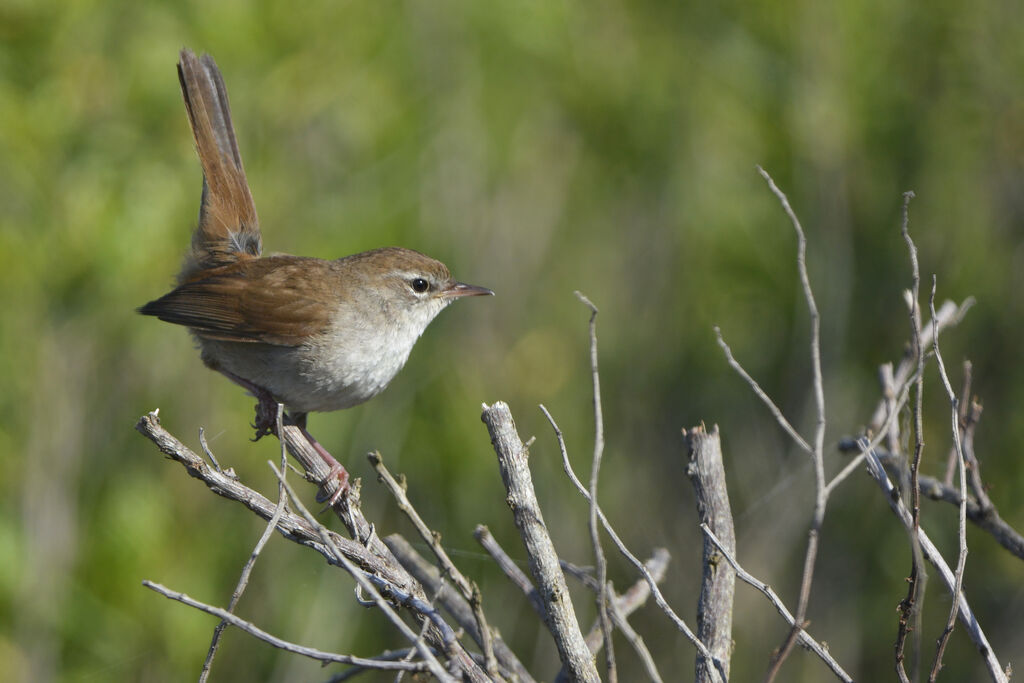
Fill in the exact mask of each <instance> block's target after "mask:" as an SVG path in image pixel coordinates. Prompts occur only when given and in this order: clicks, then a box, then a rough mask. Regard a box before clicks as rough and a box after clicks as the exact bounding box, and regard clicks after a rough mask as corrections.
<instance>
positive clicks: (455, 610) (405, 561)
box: [384, 534, 543, 683]
mask: <svg viewBox="0 0 1024 683" xmlns="http://www.w3.org/2000/svg"><path fill="white" fill-rule="evenodd" d="M384 543H385V544H386V545H387V546H388V548H390V549H391V552H393V553H394V554H395V557H397V558H398V560H399V562H401V563H402V566H403V567H405V568H406V569H407V570H408V571H409V573H410V574H412V575H413V577H414V578H415V579H416V580H417V581H419V582H420V584H422V585H423V587H424V588H425V589H426V590H427V592H428V593H431V594H432V595H434V596H435V598H434V600H433V602H435V603H437V604H439V605H440V606H441V607H442V608H443V609H444V610H445V611H446V612H448V614H450V615H452V618H453V619H455V621H456V623H458V625H459V626H460V627H462V628H463V629H465V630H466V631H467V632H468V633H469V635H470V637H471V638H472V639H473V640H474V641H476V642H477V643H478V644H479V643H480V639H481V637H480V633H479V628H480V625H479V622H478V621H477V618H476V616H475V614H474V611H473V608H472V607H471V606H470V602H469V601H468V600H466V598H464V597H463V596H462V595H460V594H459V593H458V592H456V591H455V590H453V589H452V588H451V587H450V586H448V585H447V584H446V583H445V582H443V581H442V580H441V575H440V572H439V571H438V570H437V567H434V566H433V565H431V564H430V563H429V562H427V561H426V560H425V559H424V558H423V557H422V556H421V555H420V554H419V553H417V552H416V550H414V549H413V547H412V546H411V545H409V542H408V541H407V540H405V539H404V538H403V537H402V536H400V535H399V534H391V535H390V536H387V537H385V538H384ZM527 581H529V580H527ZM541 617H542V618H543V612H542V613H541ZM493 647H494V654H495V656H496V658H497V660H498V663H499V664H500V665H501V666H502V667H504V668H505V669H506V670H507V671H508V672H509V674H510V677H514V678H517V679H518V680H519V681H522V683H530V682H531V681H533V677H532V676H531V675H530V672H529V671H527V670H526V667H524V666H523V664H522V663H521V662H520V661H519V659H518V658H517V657H516V655H515V653H514V652H512V650H511V649H509V647H508V645H506V644H505V641H503V640H502V639H501V636H499V635H497V634H493Z"/></svg>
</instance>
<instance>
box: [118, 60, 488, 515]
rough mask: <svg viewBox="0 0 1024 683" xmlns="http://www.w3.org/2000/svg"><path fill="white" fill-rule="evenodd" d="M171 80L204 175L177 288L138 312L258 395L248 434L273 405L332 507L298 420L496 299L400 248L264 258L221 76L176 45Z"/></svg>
mask: <svg viewBox="0 0 1024 683" xmlns="http://www.w3.org/2000/svg"><path fill="white" fill-rule="evenodd" d="M178 80H179V83H180V85H181V92H182V95H183V97H184V100H185V110H186V112H187V114H188V120H189V125H190V127H191V130H192V135H193V138H194V140H195V147H196V151H197V153H198V156H199V161H200V165H201V166H202V170H203V189H202V195H201V199H200V205H199V218H198V222H197V225H196V228H195V230H194V231H193V233H192V242H191V246H190V248H189V249H188V251H187V253H186V255H185V259H184V263H183V265H182V267H181V270H180V271H179V273H178V278H177V286H176V287H175V288H174V289H172V290H171V291H170V292H168V293H167V294H165V295H163V296H162V297H160V298H158V299H155V300H153V301H150V302H149V303H147V304H145V305H144V306H142V307H140V308H139V309H138V311H139V312H140V313H142V314H143V315H147V316H155V317H157V318H159V319H160V320H163V321H166V322H169V323H173V324H176V325H182V326H184V327H187V328H188V329H189V331H190V332H191V334H192V336H193V337H194V339H195V340H196V342H197V344H198V346H199V349H200V356H201V358H202V361H203V363H204V364H205V365H206V366H207V367H209V368H211V369H213V370H216V371H217V372H219V373H221V374H222V375H224V376H226V377H227V378H228V379H230V380H231V381H233V382H234V383H236V384H238V385H240V386H242V387H244V388H245V389H246V390H247V391H248V392H249V393H251V394H252V395H253V396H255V397H256V398H257V399H258V401H259V403H258V405H257V411H256V412H257V419H256V425H255V427H256V429H257V434H256V438H259V437H260V436H263V435H264V434H267V433H270V432H271V431H273V429H274V419H275V416H276V406H277V404H278V403H283V404H284V406H285V408H286V409H287V410H288V415H289V418H290V420H291V421H292V422H293V423H294V424H296V425H297V426H298V427H299V428H300V429H301V430H302V433H303V434H304V435H305V437H306V438H307V439H309V441H310V443H311V445H313V447H314V448H315V449H316V450H317V452H318V453H319V454H320V455H321V457H323V458H324V459H325V460H326V461H327V464H328V465H329V466H330V467H331V471H332V474H333V475H335V476H337V477H338V480H339V483H340V484H341V486H340V487H339V488H338V490H337V493H336V494H335V496H334V497H332V499H331V501H330V503H331V504H333V503H334V502H335V501H336V500H337V499H338V497H339V496H340V495H343V494H344V493H345V492H346V491H347V489H348V473H347V471H346V470H345V468H344V467H343V466H342V465H341V464H340V463H339V462H338V461H337V460H336V459H334V457H333V456H331V455H330V453H328V452H327V451H326V449H324V448H323V446H321V445H320V444H319V443H318V442H317V441H316V439H315V438H313V437H312V436H311V435H310V434H309V432H308V431H307V430H306V417H307V415H308V413H310V412H330V411H335V410H341V409H345V408H350V407H352V406H356V405H359V404H361V403H364V402H365V401H368V400H370V399H371V398H373V397H374V396H376V395H378V394H379V393H380V392H381V391H383V390H384V389H385V387H387V386H388V384H389V383H390V382H391V380H392V379H393V378H394V377H395V375H396V374H397V373H398V371H399V370H401V369H402V367H403V366H404V365H405V363H406V361H407V360H408V358H409V354H410V352H411V351H412V348H413V346H414V344H415V343H416V341H417V340H418V339H419V337H420V335H422V334H423V332H424V330H426V328H427V326H428V325H429V324H430V322H431V321H432V320H433V319H434V318H435V317H436V316H437V314H438V313H440V312H441V311H442V310H443V309H444V308H446V307H447V306H448V305H449V304H451V303H452V302H454V301H456V300H457V299H461V298H465V297H470V296H484V295H493V294H494V292H492V291H491V290H490V289H487V288H486V287H479V286H476V285H469V284H465V283H462V282H459V281H457V280H455V279H454V278H453V277H452V276H451V273H450V272H449V270H448V268H447V266H445V265H444V264H443V263H441V262H440V261H438V260H436V259H433V258H431V257H429V256H426V255H424V254H422V253H420V252H417V251H413V250H411V249H405V248H402V247H383V248H379V249H373V250H371V251H365V252H362V253H358V254H353V255H351V256H345V257H343V258H338V259H334V260H325V259H320V258H313V257H302V256H291V255H287V254H273V255H268V256H264V255H263V240H262V233H261V230H260V225H259V219H258V217H257V214H256V207H255V204H254V202H253V197H252V193H251V191H250V188H249V184H248V181H247V179H246V176H245V170H244V168H243V165H242V157H241V154H240V152H239V149H238V141H237V138H236V136H235V130H234V126H233V124H232V120H231V108H230V106H229V103H228V95H227V88H226V87H225V85H224V79H223V76H222V74H221V72H220V69H219V68H218V67H217V64H216V62H215V61H214V59H213V58H212V57H211V56H210V55H208V54H207V55H203V56H202V57H201V58H199V57H196V55H195V54H194V53H193V52H192V51H191V50H189V49H187V48H183V49H182V50H181V52H180V55H179V61H178Z"/></svg>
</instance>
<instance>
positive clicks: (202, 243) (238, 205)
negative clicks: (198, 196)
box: [178, 49, 262, 283]
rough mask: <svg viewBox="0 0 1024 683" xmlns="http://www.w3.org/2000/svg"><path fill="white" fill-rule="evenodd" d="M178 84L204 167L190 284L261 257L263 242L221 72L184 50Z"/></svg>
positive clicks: (184, 275)
mask: <svg viewBox="0 0 1024 683" xmlns="http://www.w3.org/2000/svg"><path fill="white" fill-rule="evenodd" d="M178 80H179V81H181V94H182V95H183V96H184V98H185V109H186V110H187V112H188V120H189V124H190V125H191V126H192V135H193V137H194V138H195V141H196V151H197V152H198V153H199V161H200V163H201V164H202V166H203V197H202V203H201V205H200V207H199V224H198V225H197V226H196V230H195V232H194V233H193V234H192V248H191V249H190V250H189V252H188V254H187V255H186V256H185V263H184V265H183V266H182V269H181V273H180V274H179V275H178V280H179V282H183V283H184V282H188V281H189V280H191V279H192V278H193V277H194V276H195V274H196V273H197V272H199V271H202V270H206V269H209V268H216V267H218V266H224V265H227V264H229V263H234V262H236V261H239V260H242V259H247V258H253V257H257V256H259V255H260V252H261V251H262V243H261V239H260V226H259V220H258V218H257V217H256V207H255V205H254V204H253V201H252V194H251V193H250V192H249V183H248V182H247V181H246V179H245V169H243V168H242V155H241V154H239V152H238V141H237V140H236V139H235V130H234V127H233V126H232V125H231V107H230V106H229V105H228V92H227V89H226V88H225V87H224V79H223V78H222V77H221V75H220V69H218V68H217V64H216V62H214V61H213V57H211V56H210V55H203V57H202V58H197V57H196V56H195V54H194V53H193V52H192V51H191V50H187V49H183V50H182V51H181V58H180V61H179V62H178Z"/></svg>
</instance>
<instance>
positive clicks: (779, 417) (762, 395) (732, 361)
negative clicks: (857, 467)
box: [715, 325, 814, 454]
mask: <svg viewBox="0 0 1024 683" xmlns="http://www.w3.org/2000/svg"><path fill="white" fill-rule="evenodd" d="M715 336H716V337H717V338H718V345H719V346H720V347H722V352H723V353H724V354H725V360H726V361H728V363H729V367H731V368H732V369H733V370H735V371H736V373H737V374H738V375H739V376H740V377H742V378H743V381H744V382H746V383H747V384H748V385H749V386H750V388H751V390H753V392H754V395H755V396H757V397H758V398H759V399H761V402H762V403H764V404H765V405H766V406H767V407H768V410H770V411H771V413H772V415H774V416H775V421H776V422H778V423H779V426H780V427H782V430H783V431H784V432H786V434H788V435H789V438H791V439H792V440H793V443H795V444H796V445H797V446H799V447H800V448H801V449H802V450H804V451H806V452H807V453H809V454H811V453H814V449H813V448H811V445H810V444H809V443H807V441H806V440H804V437H802V436H800V433H799V432H798V431H796V428H795V427H794V426H793V425H792V424H790V422H789V420H787V419H786V416H785V415H783V414H782V409H781V408H779V407H778V406H777V405H775V401H773V400H772V399H771V397H770V396H769V395H768V393H767V392H766V391H765V390H764V389H762V388H761V385H760V384H758V383H757V380H756V379H754V378H753V377H751V376H750V374H749V373H748V372H747V371H746V369H745V368H744V367H743V366H742V365H740V363H739V361H737V360H736V358H735V356H733V355H732V349H731V348H729V345H728V344H726V343H725V339H724V338H723V337H722V330H721V329H720V328H719V327H718V326H717V325H716V326H715Z"/></svg>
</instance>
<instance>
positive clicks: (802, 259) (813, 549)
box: [757, 166, 829, 683]
mask: <svg viewBox="0 0 1024 683" xmlns="http://www.w3.org/2000/svg"><path fill="white" fill-rule="evenodd" d="M757 171H758V173H760V174H761V176H762V177H763V178H764V179H765V181H766V182H767V183H768V187H769V188H770V189H771V191H772V193H773V194H775V196H776V198H778V200H779V203H780V204H782V208H783V210H784V211H785V212H786V215H787V216H789V220H790V222H791V223H792V224H793V229H794V230H795V231H796V237H797V256H796V265H797V271H798V272H799V274H800V285H801V287H802V289H803V293H804V299H805V300H806V302H807V312H808V314H809V315H810V319H811V334H810V354H811V374H812V387H813V391H814V404H815V408H816V411H817V420H816V422H815V429H814V447H813V449H812V450H811V461H812V463H813V464H814V490H815V500H814V517H813V519H812V521H811V528H810V531H809V532H808V534H807V551H806V553H805V554H804V569H803V577H802V579H801V581H800V600H799V602H798V603H797V608H796V621H795V623H794V625H793V628H792V629H791V630H790V632H789V635H787V636H786V640H785V641H784V642H783V643H782V646H781V647H780V648H779V649H778V654H777V655H776V656H774V657H773V658H772V661H771V662H770V664H769V667H768V671H767V673H766V674H765V681H766V682H767V683H771V681H774V680H775V676H776V675H778V672H779V670H780V669H781V667H782V663H783V662H784V661H785V660H786V657H788V656H789V653H790V652H791V651H792V649H793V646H794V645H795V644H796V642H797V639H798V636H799V631H800V629H802V628H803V625H804V620H805V619H806V617H807V606H808V604H809V603H810V599H811V584H812V582H813V581H814V564H815V561H816V559H817V557H818V543H819V541H820V535H821V527H822V525H823V524H824V522H825V508H826V506H827V505H828V495H829V489H828V488H827V487H826V486H825V456H824V450H825V385H824V381H823V379H822V371H821V317H820V316H819V314H818V305H817V304H816V303H815V301H814V292H813V291H812V289H811V280H810V277H809V276H808V274H807V237H806V236H805V235H804V230H803V227H802V226H801V225H800V220H799V219H798V218H797V216H796V213H795V212H794V211H793V209H792V207H791V206H790V205H789V199H787V198H786V195H785V193H784V192H783V191H782V190H780V189H779V188H778V186H776V185H775V181H774V180H772V177H771V176H770V175H768V173H767V171H765V170H764V169H763V168H761V167H760V166H758V167H757Z"/></svg>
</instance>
